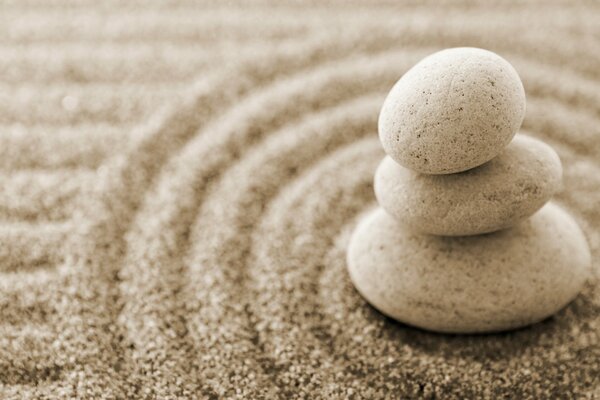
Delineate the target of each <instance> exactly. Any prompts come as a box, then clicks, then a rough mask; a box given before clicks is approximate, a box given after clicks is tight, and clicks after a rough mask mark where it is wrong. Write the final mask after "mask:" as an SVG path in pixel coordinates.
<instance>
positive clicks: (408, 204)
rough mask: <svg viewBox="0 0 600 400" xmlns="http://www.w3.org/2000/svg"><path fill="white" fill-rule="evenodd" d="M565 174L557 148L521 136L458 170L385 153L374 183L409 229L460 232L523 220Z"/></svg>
mask: <svg viewBox="0 0 600 400" xmlns="http://www.w3.org/2000/svg"><path fill="white" fill-rule="evenodd" d="M561 179H562V166H561V162H560V159H559V157H558V155H557V154H556V152H555V151H554V150H553V149H552V148H551V147H550V146H548V145H547V144H545V143H543V142H541V141H539V140H537V139H534V138H532V137H529V136H526V135H517V136H515V138H514V140H513V141H512V142H511V143H510V144H509V145H508V147H507V148H506V149H505V150H504V152H503V153H502V154H500V155H499V156H498V157H496V158H493V159H492V160H491V161H488V162H487V163H485V164H483V165H481V166H479V167H477V168H473V169H470V170H468V171H465V172H460V173H456V174H450V175H427V174H420V173H417V172H414V171H411V170H409V169H406V168H404V167H402V166H400V165H399V164H397V163H396V162H395V161H394V160H392V159H391V158H390V157H386V158H385V159H384V160H383V161H382V162H381V164H380V166H379V168H378V169H377V172H376V173H375V183H374V188H375V195H376V197H377V201H378V202H379V204H380V205H381V206H382V207H383V208H384V209H385V210H386V211H387V212H388V213H390V214H392V215H393V216H394V217H395V218H396V219H397V220H398V221H399V222H400V223H401V224H402V225H404V226H406V227H407V228H410V229H412V230H415V231H417V232H421V233H430V234H435V235H450V236H458V235H474V234H479V233H487V232H493V231H497V230H499V229H504V228H507V227H509V226H512V225H514V224H516V223H518V222H520V221H522V220H523V219H525V218H527V217H529V216H531V215H532V214H533V213H534V212H536V211H537V210H539V209H540V208H541V207H542V206H543V205H544V204H546V202H547V201H548V200H550V198H551V197H552V195H553V194H554V193H556V192H557V191H559V189H560V188H561Z"/></svg>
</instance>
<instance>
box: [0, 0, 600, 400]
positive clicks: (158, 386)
mask: <svg viewBox="0 0 600 400" xmlns="http://www.w3.org/2000/svg"><path fill="white" fill-rule="evenodd" d="M313 3H314V4H313V5H311V6H310V7H308V6H302V5H300V3H299V2H293V3H290V4H287V5H285V4H284V3H282V2H276V1H261V2H256V3H251V4H246V5H243V6H242V5H238V4H236V3H233V2H227V3H223V2H214V3H205V4H196V3H193V2H192V1H189V0H179V1H174V2H167V1H157V2H155V3H152V4H153V5H151V6H149V5H147V4H142V3H141V2H139V1H133V2H127V3H126V4H122V3H121V2H117V1H110V2H108V3H104V4H103V5H96V2H93V1H91V0H52V1H49V2H48V1H41V0H24V1H6V0H4V1H0V4H1V5H0V7H1V11H0V54H1V56H0V71H1V74H0V79H1V80H0V84H1V86H0V175H1V176H2V185H0V219H1V224H0V238H1V243H2V245H1V246H0V397H1V398H3V399H21V398H48V399H64V398H119V399H120V398H148V399H152V398H160V399H163V398H196V397H198V398H231V397H234V398H235V397H237V398H261V397H263V398H275V397H280V398H434V397H435V398H482V397H483V398H594V396H598V397H600V363H599V359H600V291H599V289H598V285H597V281H598V277H599V273H598V270H599V263H598V260H599V256H600V25H598V21H599V20H600V8H599V7H598V4H597V3H593V2H581V3H576V2H567V1H564V2H560V1H552V2H549V3H548V4H546V5H544V6H542V5H539V4H538V3H537V2H531V3H529V2H524V1H519V2H516V3H511V2H508V1H503V2H500V3H498V2H496V3H495V5H494V6H488V7H484V6H482V4H483V3H478V2H475V1H467V0H465V1H463V2H458V3H452V4H451V3H450V2H443V4H441V5H440V4H438V2H433V1H430V2H426V3H425V4H424V5H418V4H416V2H412V3H409V4H405V5H398V4H396V2H390V3H388V4H379V5H376V4H375V3H374V2H369V3H367V2H365V3H364V4H361V3H360V2H358V1H352V2H342V1H336V2H331V3H328V4H324V3H322V2H313ZM465 45H470V46H478V47H484V48H488V49H490V50H493V51H496V52H498V53H499V54H500V55H502V56H503V57H505V58H506V59H508V60H509V61H510V62H511V63H512V64H513V65H514V66H515V68H516V69H517V70H518V72H519V74H520V75H521V77H522V79H523V81H524V84H525V88H526V91H527V97H528V103H527V116H526V119H525V124H524V128H523V129H524V131H525V132H527V133H529V134H531V135H533V136H536V137H539V138H542V139H543V140H545V141H546V142H547V143H549V144H551V145H552V146H553V147H554V148H555V149H556V150H557V152H558V153H559V155H560V156H561V159H562V161H563V164H564V171H565V173H564V190H563V191H562V192H561V194H560V195H559V196H558V197H557V201H558V202H559V203H560V204H562V205H563V206H564V207H566V208H567V209H568V210H569V211H570V212H571V213H572V214H573V215H574V216H575V217H576V218H577V220H578V222H579V223H580V224H581V226H582V228H583V229H584V231H585V233H586V235H587V237H588V240H589V242H590V245H591V247H592V253H593V257H594V260H595V261H594V270H595V276H594V279H593V280H592V281H591V282H590V284H589V285H588V286H587V288H586V290H585V292H584V293H583V294H582V295H581V296H579V297H578V298H577V299H576V300H575V302H574V303H572V304H571V305H570V306H569V307H567V308H566V309H565V310H563V311H561V312H560V313H559V314H558V315H556V316H555V317H553V318H551V319H549V320H547V321H544V322H542V323H540V324H537V325H535V326H533V327H530V328H527V329H523V330H519V331H516V332H510V333H505V334H497V335H486V336H443V335H437V334H432V333H427V332H423V331H420V330H417V329H413V328H409V327H407V326H403V325H401V324H398V323H395V322H392V321H390V320H388V319H386V318H384V317H383V316H382V315H381V314H379V313H377V312H376V311H375V310H374V309H372V308H370V307H369V306H368V305H367V304H366V303H365V302H364V300H363V299H362V298H361V297H360V296H359V295H358V294H357V293H356V291H355V290H354V289H353V287H352V285H351V284H350V281H349V278H348V276H347V273H346V266H345V246H346V244H347V240H348V236H349V233H350V232H351V230H352V229H353V227H354V226H355V224H356V221H357V218H359V217H360V215H361V213H363V212H365V211H366V210H368V209H369V208H370V207H372V206H373V205H374V197H373V193H372V174H373V172H374V169H375V167H376V166H377V164H378V162H379V160H380V159H381V158H382V156H383V152H382V150H381V148H380V145H379V142H378V140H377V135H376V119H377V115H378V112H379V108H380V107H381V102H382V100H383V97H384V96H385V94H386V93H387V91H388V90H389V88H390V87H391V85H392V84H393V83H394V82H395V81H396V80H397V79H398V78H399V77H400V76H401V75H402V73H403V72H404V71H406V69H407V68H409V67H410V66H411V65H413V64H414V63H415V62H416V61H418V60H419V59H420V58H422V57H423V56H425V55H427V54H429V53H431V52H433V51H435V50H438V49H441V48H444V47H450V46H465Z"/></svg>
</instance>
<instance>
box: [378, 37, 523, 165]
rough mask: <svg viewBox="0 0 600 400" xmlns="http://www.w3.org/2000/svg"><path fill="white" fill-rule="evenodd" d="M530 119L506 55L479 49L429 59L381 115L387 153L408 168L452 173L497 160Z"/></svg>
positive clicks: (406, 80)
mask: <svg viewBox="0 0 600 400" xmlns="http://www.w3.org/2000/svg"><path fill="white" fill-rule="evenodd" d="M524 116H525V90H524V89H523V84H522V83H521V79H520V78H519V75H518V74H517V72H516V71H515V69H514V68H513V67H512V66H511V65H510V64H509V63H508V61H506V60H505V59H503V58H502V57H500V56H499V55H497V54H495V53H492V52H490V51H487V50H482V49H477V48H467V47H463V48H454V49H447V50H443V51H440V52H437V53H434V54H432V55H430V56H429V57H426V58H424V59H423V60H422V61H420V62H419V63H418V64H416V65H415V66H414V67H413V68H411V69H410V70H409V71H408V72H407V73H406V74H404V76H402V78H400V80H399V81H398V82H397V83H396V85H395V86H394V87H393V88H392V90H391V91H390V93H389V94H388V96H387V98H386V100H385V102H384V104H383V107H382V109H381V113H380V115H379V138H380V140H381V142H382V144H383V148H384V149H385V151H386V153H387V154H388V155H390V156H391V157H392V158H393V159H394V160H396V162H398V163H400V164H401V165H403V166H404V167H406V168H409V169H412V170H415V171H418V172H422V173H427V174H447V173H454V172H460V171H465V170H467V169H470V168H473V167H476V166H478V165H481V164H483V163H484V162H486V161H489V160H491V159H492V158H493V157H495V156H496V155H498V154H499V153H500V152H501V151H502V149H503V148H504V146H506V145H507V144H508V143H509V142H510V140H511V139H512V137H513V136H514V135H515V133H516V132H517V130H518V129H519V127H520V126H521V123H522V122H523V118H524Z"/></svg>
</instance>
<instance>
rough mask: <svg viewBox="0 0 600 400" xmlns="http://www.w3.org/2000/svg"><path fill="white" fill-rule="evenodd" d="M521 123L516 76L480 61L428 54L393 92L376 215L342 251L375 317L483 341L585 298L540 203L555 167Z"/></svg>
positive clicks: (490, 60) (579, 273)
mask: <svg viewBox="0 0 600 400" xmlns="http://www.w3.org/2000/svg"><path fill="white" fill-rule="evenodd" d="M524 115H525V91H524V89H523V85H522V83H521V80H520V78H519V76H518V74H517V72H516V71H515V69H514V68H513V67H512V66H511V65H510V64H509V63H508V62H507V61H506V60H504V59H503V58H501V57H500V56H498V55H497V54H494V53H492V52H489V51H486V50H482V49H475V48H455V49H448V50H444V51H440V52H438V53H435V54H433V55H431V56H429V57H427V58H425V59H424V60H422V61H421V62H419V63H418V64H417V65H415V66H414V67H413V68H412V69H411V70H409V71H408V72H407V73H406V74H405V75H404V76H403V77H402V78H401V79H400V80H399V81H398V82H397V83H396V85H395V86H394V87H393V88H392V90H391V91H390V93H389V95H388V97H387V98H386V100H385V102H384V105H383V107H382V110H381V114H380V118H379V137H380V140H381V143H382V145H383V148H384V150H385V151H386V153H387V156H386V157H385V158H384V159H383V161H382V162H381V164H380V166H379V168H378V169H377V172H376V174H375V183H374V187H375V194H376V197H377V200H378V202H379V204H380V206H381V208H379V209H377V210H375V211H373V212H372V213H371V214H370V215H368V216H367V217H365V218H364V220H363V221H361V223H360V224H359V226H358V227H357V228H356V230H355V232H354V234H353V236H352V239H351V241H350V245H349V248H348V268H349V272H350V277H351V279H352V281H353V283H354V285H355V286H356V288H357V289H358V291H359V292H360V293H361V294H362V295H363V296H364V297H365V298H366V299H367V300H368V301H369V302H370V303H371V304H372V305H373V306H375V307H376V308H377V309H379V310H380V311H381V312H383V313H384V314H386V315H388V316H390V317H392V318H395V319H397V320H399V321H401V322H404V323H407V324H410V325H414V326H417V327H421V328H424V329H429V330H434V331H440V332H453V333H475V332H491V331H500V330H506V329H512V328H517V327H521V326H525V325H528V324H531V323H534V322H537V321H540V320H542V319H544V318H546V317H548V316H550V315H552V314H553V313H555V312H557V311H558V310H560V309H561V308H562V307H564V306H565V305H566V304H568V303H569V302H570V301H571V300H572V299H573V298H574V297H575V296H576V295H577V293H578V292H579V291H580V290H581V288H582V286H583V284H584V283H585V281H586V279H587V277H588V275H589V273H590V270H591V257H590V252H589V248H588V245H587V242H586V239H585V237H584V235H583V233H582V232H581V230H580V228H579V227H578V225H577V223H576V222H575V221H574V220H573V218H572V217H571V216H569V215H568V214H567V213H566V212H565V211H564V210H563V209H562V208H561V207H559V206H558V205H556V204H553V203H552V202H548V201H549V200H550V198H551V197H552V195H553V194H554V193H555V192H556V191H558V190H559V189H560V186H561V179H562V166H561V162H560V159H559V157H558V155H557V154H556V153H555V152H554V150H553V149H552V148H551V147H550V146H548V145H547V144H545V143H543V142H541V141H539V140H537V139H534V138H532V137H529V136H526V135H523V134H517V131H518V130H519V128H520V126H521V123H522V122H523V118H524Z"/></svg>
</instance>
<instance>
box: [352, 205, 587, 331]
mask: <svg viewBox="0 0 600 400" xmlns="http://www.w3.org/2000/svg"><path fill="white" fill-rule="evenodd" d="M590 263H591V260H590V251H589V248H588V245H587V242H586V239H585V237H584V235H583V233H582V232H581V230H580V229H579V227H578V226H577V224H576V222H575V221H574V220H573V219H572V218H571V216H569V215H568V214H567V213H566V212H565V211H564V210H562V209H561V208H560V207H558V206H556V205H554V204H553V203H548V204H547V205H546V206H544V207H543V208H542V209H541V210H540V211H539V212H538V213H536V214H535V215H534V216H533V217H532V218H530V219H528V220H526V221H524V222H523V223H521V224H520V225H517V226H515V227H514V228H511V229H506V230H503V231H499V232H495V233H491V234H487V235H478V236H469V237H460V238H450V237H440V236H433V235H418V234H414V233H411V232H410V231H407V230H404V229H402V227H401V226H399V225H398V224H397V223H396V222H395V221H394V220H393V218H391V217H390V216H389V215H388V214H387V213H386V212H385V211H383V210H382V209H378V210H376V211H374V212H373V213H372V214H371V215H369V216H368V217H367V218H366V219H365V220H364V221H363V222H362V223H361V225H360V226H359V227H358V228H357V230H356V231H355V233H354V235H353V237H352V239H351V241H350V246H349V250H348V269H349V271H350V277H351V279H352V282H353V283H354V285H355V286H356V288H357V289H358V291H359V292H360V293H361V294H362V295H363V296H364V297H365V298H366V299H367V300H368V301H369V302H370V303H371V304H372V305H373V306H375V307H376V308H377V309H379V310H380V311H381V312H383V313H384V314H386V315H388V316H391V317H393V318H395V319H397V320H399V321H401V322H404V323H407V324H410V325H414V326H418V327H420V328H424V329H429V330H434V331H438V332H453V333H476V332H493V331H500V330H505V329H512V328H518V327H522V326H525V325H529V324H531V323H533V322H537V321H540V320H542V319H544V318H546V317H548V316H550V315H552V314H554V313H555V312H557V311H558V310H560V309H561V308H562V307H564V306H565V305H566V304H568V303H569V302H570V301H571V300H572V299H573V298H574V297H575V296H576V295H577V294H578V293H579V291H580V290H581V288H582V286H583V284H584V282H585V281H586V279H587V278H588V277H589V276H590V272H591V270H590Z"/></svg>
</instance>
